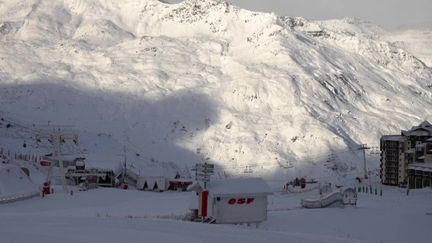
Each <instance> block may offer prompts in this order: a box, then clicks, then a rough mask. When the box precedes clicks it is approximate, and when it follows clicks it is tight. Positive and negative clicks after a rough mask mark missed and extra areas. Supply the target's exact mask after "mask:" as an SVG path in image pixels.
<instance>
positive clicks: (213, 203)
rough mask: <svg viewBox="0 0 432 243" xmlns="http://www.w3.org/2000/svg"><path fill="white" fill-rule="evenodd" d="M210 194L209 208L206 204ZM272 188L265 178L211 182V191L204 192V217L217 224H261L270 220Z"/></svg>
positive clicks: (202, 199)
mask: <svg viewBox="0 0 432 243" xmlns="http://www.w3.org/2000/svg"><path fill="white" fill-rule="evenodd" d="M207 193H208V201H207V202H208V206H207V205H205V204H206V203H207V202H206V201H205V198H203V197H205V196H206V194H207ZM270 194H272V191H271V189H270V187H269V186H268V185H267V183H266V182H265V181H264V180H263V179H261V178H242V179H228V180H220V181H211V182H210V183H209V185H208V192H206V191H202V192H201V200H200V209H201V212H202V214H204V215H202V216H204V217H206V216H207V217H208V218H211V219H212V220H213V222H214V223H217V224H242V223H247V224H249V223H255V224H257V225H258V224H259V223H260V222H262V221H265V220H266V219H267V196H268V195H270Z"/></svg>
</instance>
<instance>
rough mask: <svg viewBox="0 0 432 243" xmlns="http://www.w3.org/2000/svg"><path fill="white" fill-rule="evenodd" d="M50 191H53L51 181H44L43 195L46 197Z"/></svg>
mask: <svg viewBox="0 0 432 243" xmlns="http://www.w3.org/2000/svg"><path fill="white" fill-rule="evenodd" d="M50 193H51V190H50V183H49V182H44V184H43V187H42V197H45V195H48V194H50Z"/></svg>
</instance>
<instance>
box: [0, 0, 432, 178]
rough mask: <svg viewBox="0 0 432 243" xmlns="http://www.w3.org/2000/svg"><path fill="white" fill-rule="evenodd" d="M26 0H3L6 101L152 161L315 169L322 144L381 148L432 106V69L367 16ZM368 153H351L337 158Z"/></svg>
mask: <svg viewBox="0 0 432 243" xmlns="http://www.w3.org/2000/svg"><path fill="white" fill-rule="evenodd" d="M31 3H33V4H30V3H29V2H28V1H18V0H16V1H12V2H11V3H7V4H6V3H5V5H4V6H5V7H3V9H0V33H1V35H0V42H1V43H2V45H1V46H2V47H0V81H1V84H2V86H3V89H2V91H0V93H1V94H2V97H14V98H13V99H12V100H13V101H11V100H9V99H6V98H4V99H0V104H1V105H2V107H3V108H2V110H3V111H4V112H11V113H14V114H17V116H19V117H23V118H24V119H28V120H38V121H39V122H40V123H46V120H51V121H55V122H56V123H68V122H70V121H72V123H73V124H74V125H76V126H77V127H81V128H83V129H84V130H91V131H94V132H96V133H97V132H103V133H108V134H112V135H113V136H114V137H116V138H117V139H119V140H129V141H132V143H133V144H140V145H141V146H140V147H141V149H142V152H143V154H146V156H147V158H146V160H151V158H153V159H156V160H159V161H175V162H178V163H179V164H191V163H195V162H198V161H200V160H206V159H207V158H208V159H209V160H211V161H214V162H217V163H219V164H220V165H221V166H222V167H225V168H227V169H233V170H237V171H238V170H239V169H238V168H243V167H244V166H252V165H255V166H258V167H260V171H261V172H260V173H263V174H267V175H268V174H273V173H280V172H277V168H278V167H277V166H278V165H281V164H283V165H285V164H293V165H295V168H298V169H300V168H309V167H310V165H311V164H318V165H317V166H315V167H314V168H312V169H311V170H315V171H318V172H319V171H320V170H322V167H320V164H322V163H325V161H326V159H325V158H324V159H320V160H319V161H316V162H314V161H315V160H314V159H313V157H315V156H313V155H314V154H320V155H321V154H326V153H331V152H337V151H345V150H347V149H348V150H349V151H355V150H356V148H357V146H358V145H359V144H362V143H368V144H372V145H375V146H377V143H378V138H379V137H380V135H382V134H386V133H394V132H398V131H399V130H400V129H401V128H404V127H411V126H412V125H415V124H416V123H419V122H420V121H423V120H427V119H430V118H431V113H430V111H429V109H428V107H430V105H431V103H432V102H431V97H432V81H431V80H432V70H431V68H430V67H428V66H427V65H425V63H423V62H422V61H420V60H419V59H417V58H416V57H415V56H413V55H412V54H410V53H408V52H407V51H405V50H403V49H402V48H399V47H398V46H397V45H394V44H393V43H391V42H387V41H386V40H385V39H384V35H385V34H386V33H385V32H384V31H383V30H381V29H380V28H379V27H376V26H374V25H373V24H371V23H367V22H363V21H361V20H358V19H352V18H347V19H343V20H333V21H308V20H306V19H304V18H298V17H287V16H276V15H274V14H268V13H255V12H252V11H247V10H243V9H240V8H238V7H235V6H232V5H230V4H228V3H226V2H225V1H218V0H215V1H214V0H207V1H195V0H188V1H185V2H182V3H179V4H165V3H162V2H160V1H156V0H147V1H136V0H128V1H124V2H122V3H118V2H117V1H98V0H92V1H82V0H64V1H56V2H55V3H53V2H51V1H32V2H31ZM16 6H22V7H21V8H20V9H19V10H18V9H17V7H16ZM50 85H52V87H53V88H52V90H53V92H50ZM23 90H31V91H32V95H30V96H26V95H20V92H22V91H23ZM62 90H63V91H62ZM60 91H62V92H60ZM6 93H8V95H7V96H6ZM24 93H25V92H24ZM75 96H77V97H81V98H79V99H78V98H74V97H75ZM104 102H105V103H106V105H104ZM91 103H93V104H96V105H93V106H89V105H88V104H91ZM199 104H201V105H199ZM140 107H141V108H140ZM158 109H165V110H164V111H158ZM95 114H97V115H95ZM98 123H100V125H98ZM120 128H121V129H120ZM89 144H90V143H89ZM167 148H168V149H167ZM312 148H313V150H314V151H313V153H311V149H312ZM90 150H91V148H90ZM311 161H312V162H311ZM373 161H374V162H373V164H374V166H375V168H376V165H377V159H376V157H374V160H373ZM360 162H361V161H360V159H359V157H358V154H356V153H355V152H350V153H347V154H343V155H340V156H339V158H337V159H336V163H337V164H345V166H341V167H347V165H349V164H353V165H354V167H359V165H360ZM275 166H276V167H275ZM307 170H309V169H303V171H307ZM318 172H317V173H318ZM283 173H291V172H286V170H284V172H283ZM292 173H298V171H297V172H295V170H293V172H292ZM303 173H305V172H303ZM330 173H332V172H330Z"/></svg>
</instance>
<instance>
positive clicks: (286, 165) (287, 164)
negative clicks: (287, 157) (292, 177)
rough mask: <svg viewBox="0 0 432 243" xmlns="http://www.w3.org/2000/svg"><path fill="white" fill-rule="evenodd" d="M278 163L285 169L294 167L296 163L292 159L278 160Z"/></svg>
mask: <svg viewBox="0 0 432 243" xmlns="http://www.w3.org/2000/svg"><path fill="white" fill-rule="evenodd" d="M278 164H279V166H280V167H281V168H283V169H289V168H293V167H294V165H293V164H292V163H291V162H290V161H286V162H281V161H278Z"/></svg>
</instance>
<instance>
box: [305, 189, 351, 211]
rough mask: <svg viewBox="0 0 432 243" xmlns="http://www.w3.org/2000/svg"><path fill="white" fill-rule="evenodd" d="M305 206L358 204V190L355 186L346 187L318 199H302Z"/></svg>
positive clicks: (319, 206)
mask: <svg viewBox="0 0 432 243" xmlns="http://www.w3.org/2000/svg"><path fill="white" fill-rule="evenodd" d="M301 204H302V207H304V208H327V207H343V206H344V205H357V192H356V191H355V190H354V189H353V188H344V189H341V190H339V191H334V192H331V193H329V194H327V195H325V196H322V197H320V198H318V199H302V201H301Z"/></svg>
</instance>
